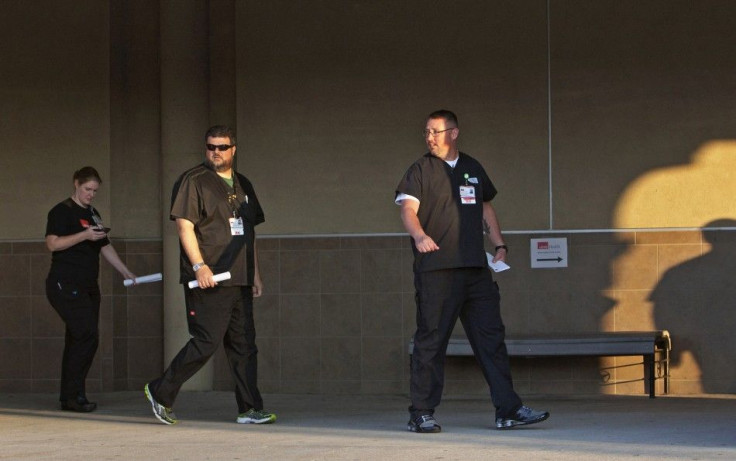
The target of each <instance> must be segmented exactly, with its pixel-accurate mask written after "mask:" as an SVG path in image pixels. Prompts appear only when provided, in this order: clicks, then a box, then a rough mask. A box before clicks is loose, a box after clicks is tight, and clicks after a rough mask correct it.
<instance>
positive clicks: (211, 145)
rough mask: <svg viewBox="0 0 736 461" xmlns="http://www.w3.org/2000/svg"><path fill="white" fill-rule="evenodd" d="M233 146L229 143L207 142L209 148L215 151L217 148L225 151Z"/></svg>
mask: <svg viewBox="0 0 736 461" xmlns="http://www.w3.org/2000/svg"><path fill="white" fill-rule="evenodd" d="M231 147H233V146H231V145H227V144H218V145H214V144H207V150H211V151H213V152H214V151H216V150H219V151H220V152H223V151H226V150H228V149H230V148H231Z"/></svg>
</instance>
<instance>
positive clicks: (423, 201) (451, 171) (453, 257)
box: [396, 152, 497, 272]
mask: <svg viewBox="0 0 736 461" xmlns="http://www.w3.org/2000/svg"><path fill="white" fill-rule="evenodd" d="M461 186H463V188H464V191H465V194H468V193H472V194H474V196H475V199H474V200H468V199H467V198H466V199H465V200H462V198H461V189H460V188H461ZM468 188H472V190H470V191H468ZM400 193H403V194H407V195H411V196H413V197H415V198H417V199H418V200H419V210H418V212H417V217H418V218H419V223H420V224H421V225H422V228H423V229H424V232H425V233H426V234H427V235H429V236H430V237H431V238H432V239H433V240H434V241H435V243H436V244H437V246H439V247H440V249H439V250H437V251H433V252H429V253H419V252H418V251H417V249H416V246H415V245H414V242H413V239H412V249H413V251H414V271H415V272H427V271H432V270H439V269H453V268H461V267H486V266H487V265H488V261H487V259H486V254H485V249H484V246H483V202H488V201H490V200H492V199H493V198H494V197H495V196H496V193H497V191H496V188H495V186H494V185H493V183H492V182H491V180H490V178H489V177H488V175H487V174H486V172H485V170H484V169H483V166H482V165H481V164H480V162H478V161H477V160H475V159H474V158H472V157H471V156H469V155H467V154H464V153H462V152H460V154H459V158H458V161H457V163H456V164H455V167H454V168H452V167H450V165H448V164H447V162H445V161H444V160H442V159H440V158H438V157H436V156H434V155H432V154H431V153H426V154H425V155H424V156H422V157H421V158H419V160H417V161H416V162H414V164H413V165H411V166H410V167H409V169H408V170H407V171H406V173H405V174H404V177H403V178H402V179H401V181H400V182H399V185H398V186H397V187H396V195H397V196H398V194H400ZM472 202H474V203H472Z"/></svg>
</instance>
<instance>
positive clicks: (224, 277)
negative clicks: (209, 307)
mask: <svg viewBox="0 0 736 461" xmlns="http://www.w3.org/2000/svg"><path fill="white" fill-rule="evenodd" d="M212 280H214V281H215V282H222V281H223V280H230V272H222V273H220V274H215V275H213V276H212ZM197 287H199V282H197V281H196V280H192V281H191V282H189V288H197Z"/></svg>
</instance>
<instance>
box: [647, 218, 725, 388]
mask: <svg viewBox="0 0 736 461" xmlns="http://www.w3.org/2000/svg"><path fill="white" fill-rule="evenodd" d="M705 227H707V228H736V220H733V219H719V220H715V221H711V222H709V223H708V224H707V225H706V226H705ZM703 239H704V240H705V241H706V242H708V243H710V245H711V249H710V251H709V252H707V253H705V254H703V255H702V256H699V257H696V258H693V259H690V260H688V261H686V262H684V263H682V264H680V265H677V266H674V267H672V268H671V269H669V270H668V271H667V272H666V273H665V274H664V275H663V276H662V278H661V281H660V282H659V283H658V284H657V286H656V287H655V288H654V290H652V292H651V294H650V297H649V299H650V301H652V303H653V304H654V306H653V311H652V312H653V316H654V322H655V324H656V325H657V326H658V327H662V328H664V327H666V328H667V329H668V330H669V332H670V333H671V334H672V337H673V341H674V342H675V344H676V347H674V348H673V350H672V355H671V363H672V365H673V366H676V367H679V366H681V365H684V362H686V361H689V360H692V361H693V362H694V364H693V365H695V366H683V367H682V368H684V369H687V370H689V372H688V373H689V374H693V375H694V374H696V373H697V371H698V369H699V372H700V375H698V376H693V375H690V376H680V379H684V380H693V381H700V382H701V383H702V390H703V391H704V392H706V393H736V368H734V366H733V359H734V351H736V335H734V334H733V331H732V329H733V326H734V325H736V309H735V307H736V306H735V304H736V283H734V274H736V239H734V236H733V233H732V232H728V231H719V230H707V229H704V230H703Z"/></svg>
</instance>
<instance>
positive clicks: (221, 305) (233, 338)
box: [148, 286, 263, 413]
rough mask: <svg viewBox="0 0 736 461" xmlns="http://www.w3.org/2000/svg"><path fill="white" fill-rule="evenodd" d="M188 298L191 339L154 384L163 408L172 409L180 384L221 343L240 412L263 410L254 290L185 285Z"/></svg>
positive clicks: (195, 370) (155, 394)
mask: <svg viewBox="0 0 736 461" xmlns="http://www.w3.org/2000/svg"><path fill="white" fill-rule="evenodd" d="M184 297H185V300H186V307H187V323H188V325H189V334H190V335H191V339H190V340H189V341H188V342H187V343H186V344H185V345H184V347H183V348H182V349H181V350H180V351H179V353H178V354H177V355H176V357H174V359H173V360H172V361H171V364H170V365H169V368H168V369H166V371H165V372H164V374H163V376H161V377H160V378H158V379H156V380H154V381H151V382H150V383H149V385H148V388H149V390H150V391H151V393H152V394H153V397H154V398H155V399H156V401H158V402H159V403H161V404H162V405H165V406H167V407H173V406H174V401H175V400H176V396H177V394H178V393H179V390H180V389H181V386H182V385H183V384H184V383H185V382H186V381H187V380H188V379H189V378H191V377H192V376H193V375H194V374H195V373H196V372H197V371H199V369H200V368H202V367H203V366H204V364H205V363H207V360H209V358H210V357H212V355H213V354H214V353H215V351H216V350H217V348H218V347H219V345H220V341H222V343H223V346H224V347H225V353H226V355H227V359H228V362H229V364H230V371H231V372H232V375H233V378H234V379H235V399H236V401H237V404H238V412H239V413H244V412H246V411H248V410H250V409H251V408H255V409H256V410H262V409H263V399H262V398H261V394H260V392H259V391H258V386H257V374H258V361H257V354H258V348H257V347H256V329H255V324H254V322H253V292H252V289H251V287H239V286H238V287H222V286H217V287H214V288H208V289H205V290H202V289H199V288H195V289H193V290H190V289H188V288H186V287H185V288H184Z"/></svg>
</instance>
